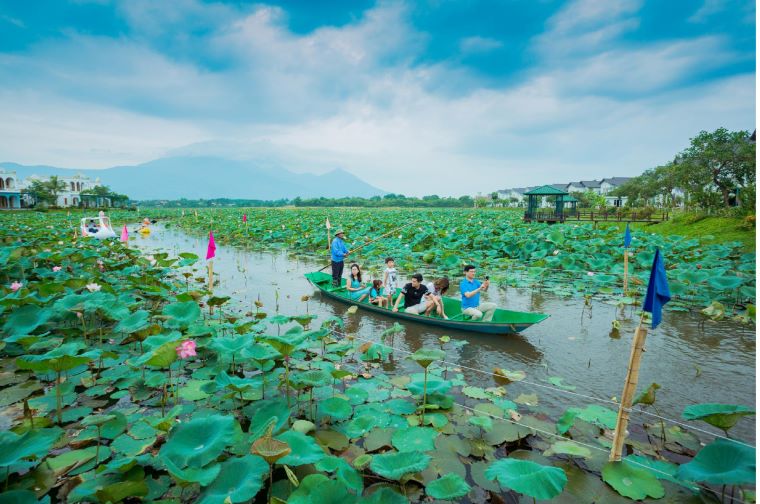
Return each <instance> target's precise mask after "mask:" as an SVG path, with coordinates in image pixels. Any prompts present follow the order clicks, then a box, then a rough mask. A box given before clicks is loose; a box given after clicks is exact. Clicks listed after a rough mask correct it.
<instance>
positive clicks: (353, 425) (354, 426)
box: [342, 415, 377, 439]
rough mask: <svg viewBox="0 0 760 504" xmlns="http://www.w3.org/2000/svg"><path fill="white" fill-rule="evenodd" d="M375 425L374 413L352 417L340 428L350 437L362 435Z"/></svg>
mask: <svg viewBox="0 0 760 504" xmlns="http://www.w3.org/2000/svg"><path fill="white" fill-rule="evenodd" d="M376 425H377V418H376V417H375V415H360V416H357V417H355V418H353V419H352V420H351V421H350V422H348V423H347V424H345V425H344V426H343V428H342V430H343V432H344V434H346V436H348V437H349V438H351V439H355V438H358V437H361V436H363V435H364V434H366V433H367V432H369V431H370V430H372V428H373V427H375V426H376Z"/></svg>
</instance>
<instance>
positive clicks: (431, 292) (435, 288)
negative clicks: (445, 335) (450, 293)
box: [423, 277, 449, 320]
mask: <svg viewBox="0 0 760 504" xmlns="http://www.w3.org/2000/svg"><path fill="white" fill-rule="evenodd" d="M427 288H428V293H427V294H425V297H424V299H423V302H425V315H430V314H431V313H432V312H433V308H435V312H436V313H437V314H438V316H439V317H443V318H444V319H446V320H448V319H449V317H447V316H446V312H445V311H444V309H443V300H442V299H441V296H443V295H444V294H445V293H446V291H447V290H449V279H448V278H446V277H443V278H439V279H438V280H436V281H435V282H430V283H428V284H427Z"/></svg>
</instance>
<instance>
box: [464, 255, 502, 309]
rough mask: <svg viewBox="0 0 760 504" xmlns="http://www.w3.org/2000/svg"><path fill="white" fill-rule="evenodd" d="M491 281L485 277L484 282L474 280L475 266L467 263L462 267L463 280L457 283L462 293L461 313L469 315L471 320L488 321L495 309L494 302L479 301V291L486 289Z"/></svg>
mask: <svg viewBox="0 0 760 504" xmlns="http://www.w3.org/2000/svg"><path fill="white" fill-rule="evenodd" d="M490 285H491V281H490V280H489V279H488V277H486V279H485V281H484V282H481V281H480V280H475V266H473V265H472V264H468V265H467V266H465V267H464V280H462V282H461V283H460V284H459V292H461V293H462V313H463V314H464V315H469V316H470V317H471V318H472V320H481V319H482V320H483V322H490V321H491V319H492V318H493V314H494V312H495V311H496V303H489V302H484V303H481V302H480V293H481V292H485V291H487V290H488V287H489V286H490Z"/></svg>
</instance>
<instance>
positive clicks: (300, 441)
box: [275, 430, 325, 466]
mask: <svg viewBox="0 0 760 504" xmlns="http://www.w3.org/2000/svg"><path fill="white" fill-rule="evenodd" d="M275 439H277V440H278V441H282V442H284V443H288V445H289V446H290V449H291V451H290V453H289V454H288V455H286V456H284V457H283V458H282V459H280V460H279V461H278V463H280V464H282V465H288V466H300V465H304V464H313V463H314V462H318V461H320V460H322V459H323V458H324V457H325V451H324V450H323V449H322V447H321V446H319V444H318V443H317V441H316V440H315V439H314V438H313V437H311V436H307V435H306V434H301V433H300V432H296V431H292V430H291V431H285V432H283V433H282V434H280V435H279V436H277V437H276V438H275Z"/></svg>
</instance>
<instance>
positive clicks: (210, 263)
mask: <svg viewBox="0 0 760 504" xmlns="http://www.w3.org/2000/svg"><path fill="white" fill-rule="evenodd" d="M208 291H209V292H211V293H213V292H214V259H209V260H208Z"/></svg>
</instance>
